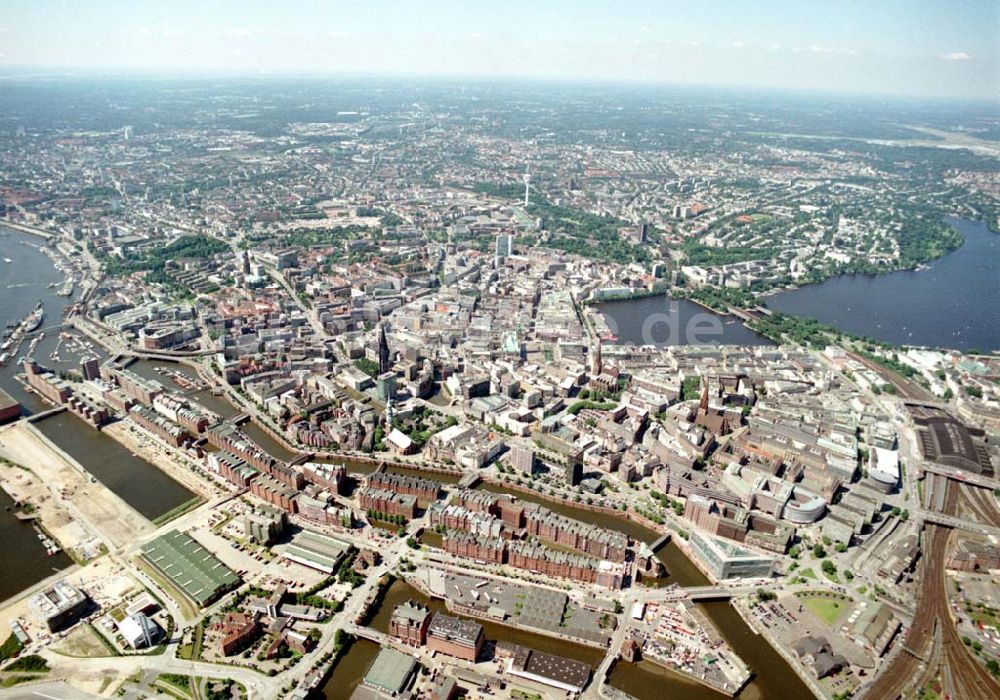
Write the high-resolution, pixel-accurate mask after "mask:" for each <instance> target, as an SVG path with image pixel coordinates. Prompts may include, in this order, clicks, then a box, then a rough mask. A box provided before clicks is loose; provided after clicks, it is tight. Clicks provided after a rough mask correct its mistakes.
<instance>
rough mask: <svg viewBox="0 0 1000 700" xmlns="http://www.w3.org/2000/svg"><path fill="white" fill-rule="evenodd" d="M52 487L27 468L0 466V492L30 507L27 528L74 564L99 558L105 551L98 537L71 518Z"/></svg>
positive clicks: (6, 463)
mask: <svg viewBox="0 0 1000 700" xmlns="http://www.w3.org/2000/svg"><path fill="white" fill-rule="evenodd" d="M54 486H55V485H54V484H53V483H52V482H50V481H47V480H45V479H42V478H40V477H39V476H38V475H37V474H36V473H35V472H33V471H32V470H31V469H29V468H28V467H25V466H22V465H20V464H16V463H14V462H7V461H5V462H2V463H0V488H2V489H3V491H4V493H6V494H7V495H8V496H10V498H11V500H13V501H14V502H15V503H17V504H28V505H30V508H31V516H32V517H33V518H34V520H32V522H31V525H33V526H35V527H37V528H39V529H40V530H41V531H42V532H43V533H45V535H46V536H48V537H49V538H51V539H52V540H54V541H55V542H56V544H58V545H59V548H60V549H61V550H62V551H63V552H65V553H66V555H68V556H69V558H70V559H72V560H73V561H74V562H75V563H77V564H83V563H85V562H87V561H89V560H91V559H94V558H96V557H98V556H100V555H101V554H102V553H103V552H104V551H105V549H104V548H103V546H102V544H103V543H102V542H101V537H100V535H99V533H96V532H92V531H91V530H90V529H89V528H88V527H87V525H86V523H84V522H82V521H81V520H79V519H77V518H75V517H73V514H72V513H71V512H70V510H69V508H68V506H67V504H66V503H64V502H63V501H62V500H61V496H60V494H59V493H58V492H53V487H54ZM25 526H26V527H27V526H28V524H27V523H25Z"/></svg>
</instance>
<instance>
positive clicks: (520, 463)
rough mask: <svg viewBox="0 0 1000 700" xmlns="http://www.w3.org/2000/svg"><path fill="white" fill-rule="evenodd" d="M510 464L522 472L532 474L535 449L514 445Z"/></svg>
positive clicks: (511, 450) (511, 449)
mask: <svg viewBox="0 0 1000 700" xmlns="http://www.w3.org/2000/svg"><path fill="white" fill-rule="evenodd" d="M510 465H511V466H512V467H514V469H516V470H517V471H519V472H521V473H522V474H531V472H532V471H533V470H534V467H535V451H534V450H532V449H529V448H527V447H518V446H517V445H514V446H512V447H511V448H510Z"/></svg>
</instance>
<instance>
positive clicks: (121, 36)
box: [0, 0, 1000, 100]
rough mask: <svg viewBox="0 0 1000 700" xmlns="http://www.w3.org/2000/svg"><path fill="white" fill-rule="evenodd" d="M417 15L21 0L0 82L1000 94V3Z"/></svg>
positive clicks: (426, 11)
mask: <svg viewBox="0 0 1000 700" xmlns="http://www.w3.org/2000/svg"><path fill="white" fill-rule="evenodd" d="M413 5H415V4H413ZM413 5H411V4H408V3H403V2H395V1H393V0H377V1H375V2H370V3H359V2H347V3H338V4H337V5H336V6H335V7H332V6H329V5H327V4H325V3H321V2H313V1H312V0H309V1H304V2H296V3H292V4H291V5H284V6H282V7H281V8H276V7H274V6H273V5H270V4H268V3H264V2H259V1H250V2H244V3H233V2H220V3H195V2H190V1H188V0H182V1H180V2H176V3H171V4H170V5H159V4H156V5H154V4H151V3H144V2H136V3H124V2H120V1H118V0H103V1H100V0H99V1H97V2H92V3H75V2H50V1H49V0H42V1H41V2H35V3H28V2H24V1H23V0H14V1H13V2H11V3H10V6H9V7H8V8H7V11H6V13H5V15H4V17H3V18H2V19H0V46H2V48H0V71H2V72H4V73H10V72H14V73H17V72H20V71H28V72H31V71H36V72H42V73H44V72H59V71H82V72H95V71H96V72H99V73H105V74H108V73H116V72H122V73H128V74H161V75H171V74H172V75H177V76H187V75H241V76H250V75H264V76H276V77H296V76H301V77H357V76H368V75H371V76H385V77H391V78H427V79H434V78H452V79H458V80H462V79H468V80H471V79H482V80H540V81H548V80H556V81H568V82H576V81H580V82H595V83H622V84H641V85H642V84H645V85H705V86H711V87H732V88H763V89H780V90H793V91H823V92H835V93H844V94H868V95H898V96H904V97H930V98H953V97H961V98H970V99H978V100H981V99H986V100H996V99H997V98H998V96H1000V37H998V33H997V31H996V27H997V26H1000V6H998V4H997V3H994V2H988V1H985V0H967V1H966V2H961V3H949V2H942V1H940V0H934V1H933V2H922V3H919V4H913V3H905V2H898V1H896V0H891V1H883V2H876V3H862V2H856V1H854V0H851V1H849V2H844V3H838V4H837V6H836V7H822V6H812V5H811V4H809V3H792V2H776V3H770V4H769V5H767V6H764V7H756V6H755V7H747V6H745V5H744V4H741V3H738V2H729V1H725V0H723V1H720V2H716V3H712V6H711V7H710V8H706V7H688V6H685V5H682V4H677V3H666V4H663V3H653V2H636V3H631V4H629V5H628V6H626V7H615V6H613V5H612V4H610V3H607V2H598V3H591V4H588V6H586V7H582V6H577V5H576V4H573V3H569V2H565V1H562V0H560V1H557V2H550V3H546V4H544V5H542V4H532V3H525V2H521V1H520V0H512V1H511V2H508V3H506V4H504V5H503V6H486V7H483V6H475V4H473V3H459V2H453V1H451V0H446V1H439V2H433V3H423V4H421V6H420V7H416V6H413Z"/></svg>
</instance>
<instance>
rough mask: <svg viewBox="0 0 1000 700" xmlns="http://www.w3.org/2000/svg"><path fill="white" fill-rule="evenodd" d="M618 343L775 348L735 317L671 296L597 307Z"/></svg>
mask: <svg viewBox="0 0 1000 700" xmlns="http://www.w3.org/2000/svg"><path fill="white" fill-rule="evenodd" d="M597 310H598V311H599V312H600V313H601V314H603V315H604V319H605V322H606V323H607V324H608V327H609V328H610V329H611V332H612V333H614V334H615V335H616V336H618V340H617V342H618V343H622V344H624V343H631V344H633V345H664V346H666V345H705V344H711V345H772V344H773V343H771V341H770V340H768V339H767V338H766V337H765V336H763V335H761V334H760V333H757V332H755V331H752V330H750V329H749V328H747V327H746V326H745V325H744V324H743V322H742V321H741V320H740V319H738V318H737V317H735V316H723V315H721V314H717V313H714V312H712V311H709V310H708V309H706V308H705V307H703V306H700V305H699V304H695V303H694V302H692V301H688V300H687V299H671V298H670V297H667V296H665V295H664V296H653V297H641V298H639V299H623V300H621V301H608V302H605V303H602V304H598V305H597Z"/></svg>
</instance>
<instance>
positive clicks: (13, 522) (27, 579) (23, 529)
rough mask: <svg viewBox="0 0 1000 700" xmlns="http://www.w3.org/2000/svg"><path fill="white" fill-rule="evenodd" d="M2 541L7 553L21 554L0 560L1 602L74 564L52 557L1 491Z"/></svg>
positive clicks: (0, 517)
mask: <svg viewBox="0 0 1000 700" xmlns="http://www.w3.org/2000/svg"><path fill="white" fill-rule="evenodd" d="M0 537H3V546H4V550H5V551H7V552H17V556H16V557H14V556H10V555H9V554H8V555H6V556H4V557H0V601H3V600H7V599H8V598H10V597H11V596H13V595H17V594H18V593H20V592H21V591H23V590H24V589H25V588H28V587H29V586H32V585H34V584H35V583H38V582H39V581H41V580H42V579H43V578H45V577H46V576H51V575H52V574H55V573H58V572H59V571H61V570H62V569H65V568H66V567H68V566H69V565H70V564H72V563H73V561H72V560H71V559H70V558H69V556H67V555H66V554H65V553H64V552H59V553H58V554H53V555H52V556H51V557H50V556H48V554H47V553H46V551H45V547H43V546H42V542H41V540H39V539H38V533H37V532H36V531H35V528H34V527H33V526H32V525H31V523H28V522H23V521H21V520H18V519H17V518H16V517H15V516H14V501H13V499H11V497H10V496H8V495H7V494H6V493H5V492H4V491H3V490H0ZM4 637H5V638H6V633H5V632H4Z"/></svg>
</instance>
